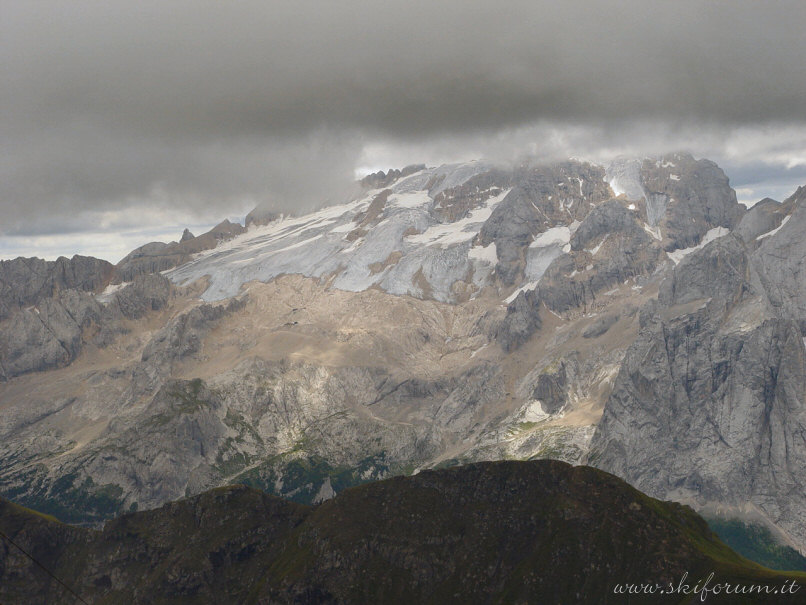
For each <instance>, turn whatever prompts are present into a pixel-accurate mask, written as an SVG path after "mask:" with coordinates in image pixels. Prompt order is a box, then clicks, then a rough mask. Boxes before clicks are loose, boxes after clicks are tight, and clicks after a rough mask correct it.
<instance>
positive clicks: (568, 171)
mask: <svg viewBox="0 0 806 605" xmlns="http://www.w3.org/2000/svg"><path fill="white" fill-rule="evenodd" d="M512 183H513V185H514V188H513V189H512V191H510V193H509V195H507V197H506V198H505V199H504V201H503V202H501V203H500V204H499V205H498V206H497V207H496V208H495V210H493V213H492V215H491V216H490V218H489V220H488V221H487V222H486V223H485V224H484V227H483V228H482V230H481V232H480V233H479V238H480V241H481V244H482V245H483V246H487V245H489V244H490V243H495V246H496V250H497V252H498V260H499V262H498V265H497V268H496V271H497V275H498V278H499V279H500V280H501V281H502V282H503V283H504V284H506V285H512V284H515V283H516V282H518V281H519V280H520V278H522V276H523V272H524V271H525V270H526V264H527V255H528V248H529V245H530V244H531V243H533V241H534V240H535V237H536V236H538V235H539V234H540V233H543V232H545V231H546V230H548V229H550V228H552V227H556V226H558V225H564V226H569V225H571V224H572V223H573V221H582V220H584V219H585V217H586V216H587V215H588V213H589V212H590V211H591V208H592V207H594V206H596V205H597V204H599V203H601V202H603V201H605V200H607V199H608V198H609V197H610V195H611V191H610V188H609V187H608V186H607V183H605V182H604V171H603V170H602V169H601V168H600V167H598V166H592V165H590V164H582V163H579V162H568V163H562V164H557V165H551V166H544V167H535V168H528V167H525V168H522V169H519V170H516V171H515V173H514V174H513V176H512ZM566 243H567V242H566Z"/></svg>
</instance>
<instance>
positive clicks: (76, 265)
mask: <svg viewBox="0 0 806 605" xmlns="http://www.w3.org/2000/svg"><path fill="white" fill-rule="evenodd" d="M112 269H113V267H112V265H111V264H110V263H108V262H106V261H104V260H101V259H98V258H93V257H89V256H79V255H76V256H74V257H73V258H71V259H68V258H65V257H63V256H62V257H60V258H58V259H57V260H55V261H44V260H42V259H39V258H22V257H20V258H16V259H14V260H3V261H0V321H2V320H3V319H6V318H8V317H9V316H10V315H11V314H12V313H13V312H14V311H15V310H17V309H20V308H22V307H25V306H29V305H35V304H37V302H39V300H41V299H43V298H49V297H51V296H53V295H54V294H55V293H56V292H58V291H59V290H69V289H77V290H81V291H84V292H99V291H101V290H103V289H104V287H105V286H106V285H107V284H108V283H109V281H110V279H111V277H112Z"/></svg>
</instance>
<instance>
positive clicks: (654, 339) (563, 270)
mask: <svg viewBox="0 0 806 605" xmlns="http://www.w3.org/2000/svg"><path fill="white" fill-rule="evenodd" d="M804 230H806V188H803V187H802V188H800V189H798V191H797V192H795V193H794V195H792V196H791V197H790V198H788V199H787V200H785V201H784V202H782V203H779V202H777V201H774V200H770V199H767V200H763V201H761V202H759V203H758V204H756V205H755V206H753V207H752V208H751V209H749V210H748V209H746V208H745V206H743V205H741V204H739V203H738V202H737V200H736V195H735V193H734V191H733V190H732V189H731V187H730V185H729V181H728V178H727V177H726V175H725V174H724V173H723V171H722V170H721V169H720V168H719V167H718V166H717V165H716V164H714V163H713V162H711V161H708V160H705V159H695V158H694V157H692V156H691V155H688V154H669V155H665V156H662V157H656V158H643V159H627V158H625V159H620V160H617V161H616V162H614V163H613V164H611V165H609V166H607V167H603V166H598V165H594V164H590V163H585V162H581V161H576V160H573V161H567V162H561V163H556V164H551V165H542V164H537V165H536V164H529V163H525V164H522V165H519V166H517V167H514V168H502V167H499V166H496V165H493V164H488V163H485V162H481V161H478V162H470V163H465V164H458V165H445V166H439V167H426V166H422V165H420V166H409V167H407V168H404V169H402V170H390V171H389V172H388V173H387V172H379V173H376V174H372V175H370V176H368V177H366V178H365V179H363V181H361V183H360V194H359V195H357V196H356V197H355V199H352V200H348V201H345V203H343V204H341V205H335V206H327V207H323V208H321V209H320V210H318V211H316V212H313V213H311V214H307V215H304V216H283V215H277V214H274V213H272V212H270V211H268V210H266V209H262V208H258V209H256V210H255V211H254V212H252V213H251V214H250V215H248V216H247V217H246V220H245V225H243V226H242V225H239V224H235V223H231V222H229V221H225V222H224V223H221V224H220V225H218V226H217V227H215V228H214V229H213V230H212V231H210V232H209V233H206V234H203V235H200V236H193V234H191V233H190V232H189V231H186V232H185V233H184V234H183V235H182V237H181V241H179V242H173V243H169V244H163V243H149V244H146V245H144V246H142V247H141V248H138V249H137V250H134V251H133V252H131V253H130V254H129V255H128V256H127V257H126V258H124V259H123V260H122V261H121V262H120V263H118V264H117V265H111V264H110V263H107V262H105V261H102V260H99V259H95V258H87V257H79V256H74V257H73V258H72V259H66V258H60V259H58V260H57V261H42V260H39V259H35V258H18V259H16V260H10V261H2V262H0V380H1V381H0V495H2V496H3V497H4V498H7V499H9V500H11V501H13V502H15V503H17V504H19V505H23V506H26V507H30V508H33V509H36V510H38V511H41V512H43V513H47V514H52V515H54V516H55V517H57V518H58V519H59V520H60V521H63V522H70V523H76V524H81V525H87V526H98V525H99V524H100V523H101V522H103V521H105V520H107V519H110V518H112V517H116V516H118V515H120V514H121V513H124V512H133V511H144V510H148V509H159V510H158V511H155V512H154V513H149V515H152V516H148V515H142V514H139V513H138V515H135V516H126V517H123V518H122V519H119V520H117V521H114V522H110V523H109V524H107V526H106V529H105V530H104V532H103V533H100V534H99V533H92V532H90V530H86V531H85V530H81V529H74V528H70V529H67V528H65V527H64V526H57V525H54V524H52V522H44V521H41V520H33V519H31V520H30V523H34V524H35V525H36V528H37V529H36V531H42V532H55V533H54V535H58V536H59V540H57V542H56V543H57V544H59V545H61V546H59V547H58V548H59V549H61V550H58V552H55V554H54V555H53V556H54V557H57V556H58V557H62V559H60V561H62V563H59V565H62V564H64V565H68V563H64V561H68V560H69V561H71V562H70V563H69V565H74V566H76V567H75V569H78V566H85V567H82V569H84V570H85V572H84V573H89V572H88V571H87V570H91V569H95V568H94V567H93V566H94V565H95V563H93V562H92V561H94V560H95V559H93V557H101V556H105V555H102V554H100V553H103V552H106V550H104V549H112V548H114V544H115V543H116V541H118V540H128V539H129V538H127V537H126V536H127V535H128V534H126V532H127V531H129V530H127V529H125V526H127V524H134V525H137V526H138V527H139V525H138V524H140V523H144V522H145V521H144V520H147V519H153V520H154V522H155V523H163V522H164V523H169V521H167V520H165V521H162V520H160V519H163V518H165V515H166V514H167V513H166V511H171V510H174V509H173V508H171V507H174V506H175V507H178V508H176V511H180V510H181V511H184V512H181V515H189V516H192V515H193V514H196V513H194V512H193V510H196V509H198V510H201V509H203V508H204V507H206V506H207V505H208V501H213V500H216V499H220V498H232V499H234V500H242V499H252V500H256V501H258V500H259V501H260V502H261V503H262V504H260V506H266V507H268V508H270V509H272V510H274V509H277V510H278V511H279V512H278V513H277V515H279V516H280V517H282V519H283V521H282V522H281V521H278V523H280V525H278V526H277V527H274V528H273V529H272V530H271V531H276V532H278V534H277V535H278V536H280V535H282V536H287V535H290V534H288V532H291V531H292V530H293V531H302V532H303V534H305V535H309V534H308V533H306V532H314V529H313V528H314V527H316V523H319V522H320V521H322V522H323V523H324V521H323V519H325V517H326V516H327V515H337V514H341V513H339V512H338V511H340V510H341V509H340V508H339V507H340V506H341V504H340V503H342V502H348V501H349V500H350V499H351V498H352V499H361V498H365V497H366V498H376V497H381V496H380V494H382V493H383V490H385V489H388V486H390V485H392V483H383V484H379V486H377V487H370V486H367V487H364V488H361V489H359V490H355V491H352V490H351V491H349V492H346V493H345V494H344V495H343V496H340V495H338V494H340V493H341V492H342V491H343V490H345V488H347V487H350V486H355V485H358V484H363V483H367V482H370V481H374V480H378V479H384V478H388V477H392V476H395V475H413V474H416V477H414V478H412V479H410V480H407V481H408V482H407V483H405V485H409V486H416V485H420V483H418V482H427V481H437V480H438V479H437V478H439V480H440V481H442V480H443V478H444V480H445V481H448V480H449V479H450V481H453V478H454V477H459V475H451V474H428V473H425V472H423V471H424V470H425V469H435V468H441V467H449V466H455V465H459V464H466V463H472V462H478V461H487V460H534V459H541V458H553V459H557V460H562V461H565V462H569V463H572V464H582V463H586V464H589V465H592V466H595V467H598V468H599V469H602V470H604V471H608V472H610V473H613V474H615V475H617V476H618V477H621V478H622V479H625V480H626V481H628V482H629V483H631V484H632V485H634V486H635V487H637V488H638V489H640V490H643V491H644V492H646V493H647V494H649V495H650V496H652V497H656V498H661V499H663V500H675V501H677V502H682V503H685V504H689V505H691V506H692V507H694V508H695V509H697V510H699V511H701V512H704V513H708V514H711V515H718V516H722V517H726V518H738V519H742V520H744V521H748V520H749V521H752V522H753V523H758V524H761V525H763V526H765V527H766V528H768V529H769V530H770V531H772V532H773V534H774V535H775V536H776V539H777V540H780V541H781V543H782V544H785V545H788V546H791V547H793V548H794V549H796V550H799V551H800V552H802V553H803V552H806V470H804V469H806V349H805V348H804V335H806V242H804V240H803V238H802V234H803V233H804ZM473 468H477V469H485V468H488V467H485V466H481V467H473ZM490 468H493V467H490ZM496 468H497V467H496ZM501 468H503V467H501ZM507 468H508V467H507ZM513 468H514V467H513ZM546 468H551V469H555V470H554V471H552V472H560V471H559V470H557V469H560V468H562V469H564V470H563V471H562V473H566V474H567V473H572V474H573V473H577V474H579V476H580V477H582V475H584V474H585V473H588V475H585V476H586V477H588V476H589V477H600V476H604V475H599V474H596V472H595V471H584V472H583V471H581V470H580V471H572V470H570V469H567V468H566V467H560V466H551V467H546ZM473 472H476V471H473ZM479 472H480V471H479ZM420 477H422V479H420ZM426 478H428V479H426ZM473 481H475V479H474V480H473ZM607 481H611V480H610V479H607ZM232 484H243V485H246V486H251V487H253V488H259V489H260V490H263V491H264V492H267V493H268V494H273V495H275V496H282V497H284V498H286V499H290V500H293V501H295V502H296V503H299V504H300V505H305V506H295V505H292V504H289V503H281V502H280V501H278V500H274V499H271V498H268V497H267V496H263V495H260V494H258V493H257V492H254V491H249V490H241V489H238V490H229V491H226V490H225V491H214V492H209V493H207V494H205V495H204V496H199V497H198V498H196V499H193V498H191V499H190V500H185V501H183V503H181V504H176V505H170V506H167V507H166V503H168V502H172V501H175V500H178V499H180V498H184V497H195V496H197V495H199V494H202V493H204V492H207V490H210V489H211V488H216V487H219V486H226V485H232ZM401 485H403V483H401ZM423 485H424V484H423ZM382 486H385V487H382ZM412 489H413V487H412ZM418 489H419V488H418ZM451 489H453V488H451ZM481 489H482V488H480V487H479V488H472V490H471V493H470V494H469V495H468V497H472V498H476V497H481V492H480V491H479V490H481ZM485 489H486V488H485ZM580 489H581V488H580ZM362 490H363V491H362ZM334 496H335V500H333V504H332V505H330V504H321V503H323V502H325V501H329V500H330V499H332V498H334ZM384 497H385V496H384ZM456 497H457V498H458V497H459V496H456ZM653 502H654V501H653ZM317 504H318V505H319V506H318V507H317V508H313V509H312V508H309V507H308V505H317ZM5 506H6V509H8V507H9V506H11V505H5ZM367 506H369V504H367ZM401 506H405V504H401ZM653 506H654V505H653ZM658 506H660V505H658ZM664 506H667V505H664ZM668 506H672V505H668ZM159 507H163V508H159ZM199 507H201V508H199ZM13 510H17V509H13ZM653 510H654V509H653ZM657 510H658V511H660V510H661V509H657ZM663 510H664V511H665V510H666V509H663ZM670 510H671V509H670ZM674 510H682V509H674ZM656 512H657V511H656ZM15 514H21V515H22V514H23V513H15ZM24 514H25V515H27V514H28V513H24ZM171 514H173V513H171ZM177 514H180V512H177ZM199 514H201V513H199ZM233 514H236V515H237V513H233ZM580 514H582V513H580ZM585 514H587V513H585ZM653 514H654V513H653ZM659 514H660V513H659ZM662 514H666V512H663V513H662ZM675 514H677V513H675ZM680 514H684V513H680ZM685 515H689V513H685V514H684V516H685ZM26 518H28V517H26ZM183 518H184V517H183ZM566 518H568V517H566ZM686 518H688V517H686ZM317 519H318V521H317ZM692 519H693V517H692ZM26 522H28V521H26ZM176 522H177V523H178V522H179V521H176ZM199 522H200V523H201V521H199ZM210 522H212V521H210ZM586 522H587V521H586ZM686 522H687V523H688V521H686ZM170 523H173V521H171V522H170ZM328 523H330V522H329V521H328ZM691 523H695V522H694V521H691ZM300 527H302V528H304V529H296V530H294V529H293V528H300ZM328 527H331V526H329V525H328ZM32 531H33V530H32ZM93 531H94V530H93ZM138 531H139V530H138ZM171 531H173V530H171ZM177 531H178V530H177ZM244 531H247V530H246V529H245V530H244ZM248 531H251V530H248ZM316 531H320V530H316ZM321 531H325V530H321ZM327 531H330V530H327ZM344 531H348V530H346V529H345V530H344ZM390 531H391V530H390ZM697 531H699V530H697ZM703 531H704V530H703ZM323 535H324V534H321V533H318V534H317V533H315V532H314V533H310V536H311V537H310V547H309V546H306V547H305V549H308V550H304V552H303V551H300V552H299V553H297V554H294V553H290V554H289V552H286V554H285V555H283V557H286V558H285V559H283V558H282V557H280V558H272V557H274V555H271V556H270V557H269V559H271V561H274V562H273V563H271V564H272V565H274V567H273V568H272V569H274V570H275V571H276V572H277V575H276V576H274V577H275V579H276V581H277V582H280V583H281V584H282V585H283V586H286V585H287V586H293V587H296V588H295V590H296V589H299V590H303V587H316V588H315V590H321V591H325V592H327V594H341V592H340V591H342V590H347V588H345V587H344V586H342V585H340V584H339V583H338V582H339V581H338V580H337V579H334V578H335V577H336V576H334V575H332V572H330V571H323V570H325V569H332V568H333V566H338V565H345V566H346V568H349V569H355V565H358V563H357V562H356V561H355V560H352V559H348V560H345V561H342V562H341V563H339V561H337V560H336V559H332V560H331V559H328V560H327V561H325V560H324V559H321V557H322V556H324V555H323V554H322V552H324V551H321V550H317V549H318V548H319V547H318V546H316V543H317V540H321V539H324V538H323V537H322V536H323ZM315 536H319V537H315ZM54 539H55V538H54ZM250 539H251V538H250ZM255 539H256V540H257V539H258V538H255ZM259 539H260V540H265V539H268V538H266V537H265V536H264V537H261V538H259ZM278 539H280V538H278ZM282 539H285V538H282ZM328 539H330V538H328ZM332 539H333V540H335V541H337V542H338V540H341V539H342V538H341V537H339V536H337V535H335V534H334V535H333V536H332ZM480 539H481V538H480ZM485 539H486V538H485ZM300 540H302V538H300ZM305 540H308V538H305ZM303 541H304V540H303ZM78 543H80V544H81V545H82V546H81V547H80V550H81V553H82V554H81V557H83V558H81V557H78V555H75V553H74V551H73V550H70V549H76V548H79V547H78V546H76V544H78ZM305 543H306V544H308V542H305ZM334 543H335V542H334ZM339 543H340V542H339ZM222 544H223V542H222ZM85 545H86V546H85ZM376 546H377V548H379V549H380V550H379V551H378V552H384V553H387V554H385V555H384V556H389V557H393V556H394V557H398V556H399V557H403V558H404V557H405V555H403V554H400V555H392V554H389V552H388V551H386V550H384V548H385V547H383V546H381V545H376ZM443 546H444V545H443ZM230 547H231V545H229V546H227V547H226V548H224V546H222V548H224V550H222V551H221V553H222V554H221V557H222V558H221V561H224V560H226V561H228V562H231V557H236V558H237V556H236V555H234V554H232V552H234V551H232V549H231V548H230ZM138 548H139V547H138ZM143 548H146V547H145V546H143ZM211 548H212V547H211ZM244 548H248V545H245V546H244ZM373 548H375V547H373ZM440 548H442V546H440ZM310 549H313V550H310ZM75 552H78V551H75ZM211 552H212V551H211ZM216 552H218V551H216ZM334 552H335V551H334ZM373 552H374V551H373ZM65 553H73V554H69V555H68V554H65ZM317 553H318V554H317ZM74 555H75V556H74ZM131 556H133V557H134V556H136V555H135V554H132V555H131ZM166 556H167V555H166ZM171 556H173V555H171ZM176 556H179V555H176ZM238 556H239V555H238ZM267 556H268V555H267ZM278 556H279V555H278ZM333 556H334V557H335V555H333ZM435 556H436V555H435ZM535 556H536V557H538V554H535ZM542 556H543V555H539V557H542ZM65 557H67V558H65ZM75 557H78V558H75ZM289 557H290V558H289ZM269 559H267V561H269ZM395 560H400V561H402V560H403V559H395ZM540 560H541V561H542V560H543V559H540ZM211 561H212V559H211ZM378 561H380V559H379V560H378ZM597 561H598V559H597ZM376 563H377V564H378V565H381V563H380V562H376ZM376 563H372V564H373V565H374V564H376ZM555 563H556V561H555ZM229 564H230V563H227V565H229ZM591 564H592V565H599V563H597V562H592V563H591ZM213 565H215V562H213ZM321 566H325V567H321ZM404 567H405V566H404ZM62 569H65V570H67V569H68V567H63V568H62ZM70 569H71V570H72V569H73V568H70ZM93 573H95V572H93ZM98 573H99V574H100V571H99V572H98ZM351 573H352V572H351ZM401 573H403V572H401ZM405 573H409V572H405ZM411 573H414V572H411ZM416 573H417V574H425V575H424V576H422V577H426V576H427V575H428V574H427V573H426V571H425V570H423V569H420V570H419V571H417V572H416ZM513 573H514V572H513ZM518 573H520V572H518ZM87 577H89V576H87ZM93 577H95V576H93ZM418 577H420V576H418ZM429 577H430V576H429ZM96 579H97V581H98V582H100V584H96V586H97V587H99V588H98V590H100V591H101V592H103V591H104V590H107V589H108V590H112V588H110V585H108V584H105V583H106V582H107V581H106V580H104V579H103V577H102V575H98V577H97V578H96ZM432 579H433V578H432ZM454 579H455V580H456V581H457V582H459V577H458V576H456V578H454ZM331 580H332V582H331ZM154 581H155V582H156V581H157V580H154ZM159 581H160V582H162V581H163V579H160V580H159ZM165 581H167V580H165ZM194 581H195V580H194ZM222 581H224V580H222ZM274 581H275V580H271V582H274ZM418 581H419V580H418ZM423 581H424V582H425V580H423ZM430 581H431V580H428V582H430ZM451 581H453V580H451ZM114 582H115V581H114V580H113V581H112V586H114ZM271 582H269V583H267V584H266V585H265V586H266V587H265V590H266V591H269V592H270V587H271V586H275V584H272V583H271ZM390 582H391V580H390ZM283 583H284V584H283ZM418 585H419V584H418ZM426 585H427V583H426V584H422V586H426ZM104 586H106V588H103V587H104ZM276 586H280V584H277V585H276ZM499 588H500V590H508V589H507V588H506V587H505V586H503V585H502V586H501V587H499ZM378 589H379V590H380V588H378ZM305 590H309V588H305ZM310 590H314V588H310ZM388 590H390V591H397V590H402V589H401V588H399V586H398V585H397V584H394V585H391V584H390V586H389V587H388ZM535 590H538V591H539V590H543V588H539V589H538V588H535ZM325 592H322V594H325ZM99 594H101V593H100V592H99ZM104 594H106V593H104ZM110 594H111V593H110ZM266 594H268V592H267V593H266ZM306 594H314V593H306ZM316 594H319V593H316ZM395 594H397V593H395ZM401 594H402V593H401ZM535 594H537V593H535ZM540 594H543V593H540ZM310 598H311V599H313V597H310ZM110 602H111V601H110Z"/></svg>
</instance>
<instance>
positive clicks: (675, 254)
mask: <svg viewBox="0 0 806 605" xmlns="http://www.w3.org/2000/svg"><path fill="white" fill-rule="evenodd" d="M728 233H730V230H729V229H726V228H725V227H714V228H713V229H709V230H708V232H707V233H706V234H705V235H703V236H702V241H700V243H699V244H697V245H696V246H692V247H691V248H681V249H678V250H673V251H672V252H667V253H666V255H667V256H668V257H669V258H670V259H672V262H674V264H675V265H676V264H678V263H679V262H680V261H681V260H683V259H684V258H685V257H686V256H688V255H689V254H691V253H692V252H694V251H695V250H699V249H700V248H702V247H704V246H705V245H706V244H708V243H710V242H712V241H714V240H715V239H717V238H720V237H722V236H723V235H727V234H728Z"/></svg>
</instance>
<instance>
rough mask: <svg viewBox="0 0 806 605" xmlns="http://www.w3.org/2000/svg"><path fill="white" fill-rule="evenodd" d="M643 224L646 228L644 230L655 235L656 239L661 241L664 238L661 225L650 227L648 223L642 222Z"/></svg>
mask: <svg viewBox="0 0 806 605" xmlns="http://www.w3.org/2000/svg"><path fill="white" fill-rule="evenodd" d="M642 226H643V228H644V231H646V232H647V233H649V235H651V236H652V237H654V238H655V239H656V240H658V241H660V240H662V239H663V237H662V236H661V234H660V227H650V226H649V225H647V224H646V223H642Z"/></svg>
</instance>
